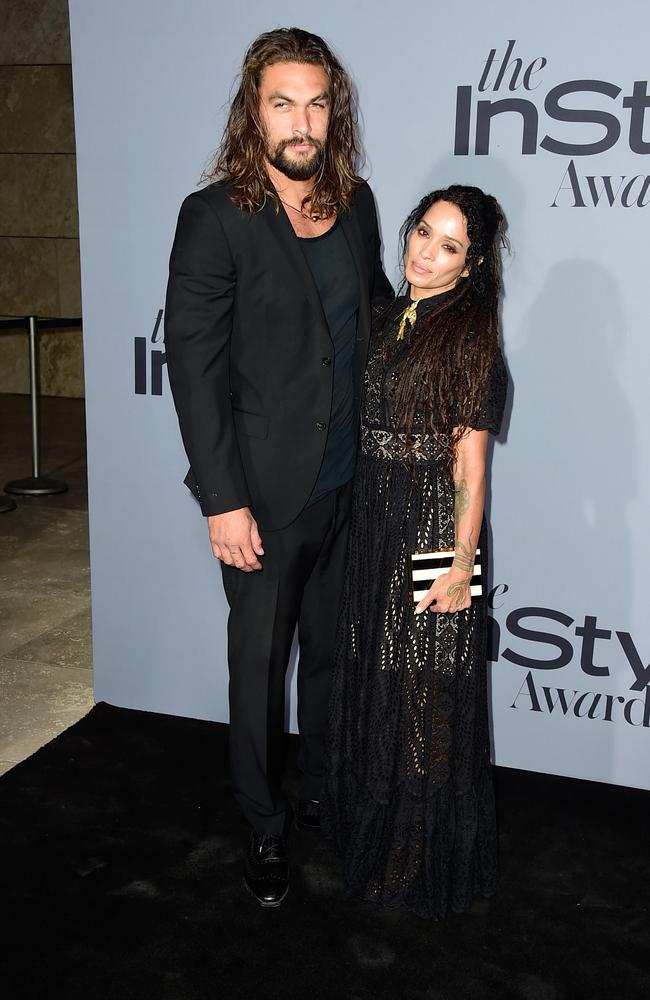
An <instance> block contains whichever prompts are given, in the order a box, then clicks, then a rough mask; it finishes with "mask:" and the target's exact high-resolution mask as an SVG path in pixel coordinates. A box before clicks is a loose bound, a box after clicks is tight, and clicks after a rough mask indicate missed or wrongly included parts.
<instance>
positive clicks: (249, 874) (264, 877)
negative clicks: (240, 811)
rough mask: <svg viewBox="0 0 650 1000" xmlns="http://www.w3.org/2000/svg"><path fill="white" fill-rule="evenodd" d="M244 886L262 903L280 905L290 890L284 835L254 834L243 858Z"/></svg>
mask: <svg viewBox="0 0 650 1000" xmlns="http://www.w3.org/2000/svg"><path fill="white" fill-rule="evenodd" d="M244 885H245V886H246V888H247V889H248V891H249V892H250V893H251V894H252V895H253V896H255V899H256V900H257V902H258V903H259V904H260V906H279V905H280V903H281V902H282V900H283V899H284V897H285V896H286V895H287V893H288V892H289V862H288V860H287V847H286V842H285V839H284V837H278V836H275V835H273V834H271V833H255V831H253V832H252V833H251V839H250V841H249V844H248V850H247V851H246V858H245V860H244Z"/></svg>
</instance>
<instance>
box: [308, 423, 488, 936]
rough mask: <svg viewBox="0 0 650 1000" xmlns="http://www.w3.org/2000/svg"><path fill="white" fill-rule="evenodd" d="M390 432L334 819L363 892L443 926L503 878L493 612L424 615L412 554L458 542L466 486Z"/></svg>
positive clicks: (363, 523)
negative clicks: (494, 770) (405, 454)
mask: <svg viewBox="0 0 650 1000" xmlns="http://www.w3.org/2000/svg"><path fill="white" fill-rule="evenodd" d="M383 433H384V432H368V430H367V429H366V430H364V435H363V438H362V454H361V457H360V461H359V466H358V470H357V474H356V477H355V484H354V497H353V510H352V524H351V532H350V547H349V555H348V569H347V575H346V581H345V588H344V593H343V598H342V605H341V614H340V624H339V637H338V650H337V658H336V664H335V671H334V678H333V690H332V701H331V714H330V720H331V721H330V732H329V756H328V770H327V774H326V776H325V781H324V789H323V794H322V813H323V823H324V827H325V830H326V832H328V833H329V834H330V835H331V836H332V837H333V838H334V840H335V841H336V844H337V846H338V848H339V850H340V851H341V854H342V856H343V863H344V873H345V879H346V883H347V885H348V888H349V890H350V892H351V893H352V894H354V895H359V896H362V897H364V898H367V899H374V900H377V901H380V902H383V903H387V904H389V905H390V904H395V905H396V904H405V905H407V906H409V907H410V908H411V909H413V910H414V911H415V912H417V913H419V914H421V915H423V916H443V915H444V914H445V913H446V912H447V911H448V910H449V909H451V910H456V911H457V910H463V909H465V908H466V907H467V906H468V905H469V904H470V903H471V901H472V899H473V898H474V896H476V895H478V894H483V895H489V894H491V893H492V892H493V891H494V887H495V881H496V829H495V811H494V800H493V790H492V778H491V768H490V757H489V731H488V718H487V679H486V604H485V601H484V600H479V601H475V602H473V604H472V607H471V608H469V609H468V610H467V611H463V612H459V613H455V614H444V615H438V614H435V613H430V612H426V613H424V614H422V615H418V616H416V615H415V614H414V613H413V606H412V604H411V602H410V599H409V593H408V568H407V557H408V555H409V553H410V552H414V551H427V550H430V549H433V548H437V547H439V546H442V545H452V544H453V541H454V519H453V500H454V497H453V488H452V485H451V483H450V482H449V481H448V478H447V477H446V476H445V474H444V472H443V471H442V468H441V466H440V464H439V463H437V462H436V461H431V460H430V456H427V457H429V461H426V460H422V461H416V462H414V463H413V468H412V469H408V468H406V467H405V466H404V464H403V463H402V462H399V461H395V460H393V456H392V455H390V454H389V453H388V452H387V450H386V449H387V448H390V442H389V441H388V440H387V439H386V438H384V437H382V436H381V435H382V434H383ZM485 541H486V539H485V530H484V531H483V532H482V537H481V545H482V547H483V550H484V549H485Z"/></svg>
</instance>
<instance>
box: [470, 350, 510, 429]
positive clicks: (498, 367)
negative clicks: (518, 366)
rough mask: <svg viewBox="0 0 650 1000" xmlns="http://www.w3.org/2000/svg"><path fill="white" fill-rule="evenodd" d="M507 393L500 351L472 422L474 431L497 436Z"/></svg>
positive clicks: (506, 380)
mask: <svg viewBox="0 0 650 1000" xmlns="http://www.w3.org/2000/svg"><path fill="white" fill-rule="evenodd" d="M507 393H508V372H507V370H506V366H505V362H504V360H503V355H502V354H501V351H498V352H497V354H496V357H495V359H494V362H493V363H492V369H491V371H490V375H489V378H488V383H487V390H486V393H485V399H484V400H483V402H482V403H481V407H480V409H479V412H478V415H477V417H476V420H473V421H472V428H473V429H474V430H475V431H492V433H493V434H498V433H499V431H500V430H501V421H502V420H503V411H504V409H505V405H506V396H507Z"/></svg>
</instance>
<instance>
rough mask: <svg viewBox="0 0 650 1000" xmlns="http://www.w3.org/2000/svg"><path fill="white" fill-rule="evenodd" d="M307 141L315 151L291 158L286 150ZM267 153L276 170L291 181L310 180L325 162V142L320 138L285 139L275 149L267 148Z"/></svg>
mask: <svg viewBox="0 0 650 1000" xmlns="http://www.w3.org/2000/svg"><path fill="white" fill-rule="evenodd" d="M305 142H310V143H311V144H312V146H313V147H314V152H313V153H312V155H311V156H309V157H303V156H301V157H300V158H299V159H297V160H293V159H289V157H288V156H287V155H286V152H285V151H286V150H287V148H288V147H289V146H300V145H303V144H304V143H305ZM266 155H267V157H268V160H269V163H271V164H273V166H274V167H275V168H276V170H279V171H280V173H282V174H284V176H285V177H288V178H289V180H290V181H308V180H310V178H312V177H313V176H314V175H315V174H317V173H318V171H319V170H320V168H321V165H322V163H323V143H322V142H319V140H318V139H312V138H309V139H283V140H282V142H279V143H278V144H277V146H276V147H275V149H270V148H269V149H267V152H266Z"/></svg>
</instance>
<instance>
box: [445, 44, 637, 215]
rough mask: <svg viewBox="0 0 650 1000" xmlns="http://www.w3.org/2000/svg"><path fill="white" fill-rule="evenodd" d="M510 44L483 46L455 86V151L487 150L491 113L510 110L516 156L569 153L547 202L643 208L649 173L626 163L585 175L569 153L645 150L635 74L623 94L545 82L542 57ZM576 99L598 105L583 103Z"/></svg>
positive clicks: (607, 87)
mask: <svg viewBox="0 0 650 1000" xmlns="http://www.w3.org/2000/svg"><path fill="white" fill-rule="evenodd" d="M516 48H517V42H516V41H515V39H510V40H509V41H508V43H507V46H505V48H504V49H503V50H502V51H501V52H500V51H499V50H497V49H490V52H489V54H488V56H487V59H486V61H485V65H484V66H483V68H482V70H481V74H480V76H479V78H478V81H477V83H476V85H471V84H469V85H468V84H463V85H462V86H459V87H457V90H456V122H455V142H454V153H455V155H456V156H470V155H472V154H473V155H475V156H487V155H488V154H489V152H490V146H491V144H492V143H493V141H494V135H495V133H497V132H498V128H499V122H498V119H499V117H500V116H502V115H515V116H518V119H519V122H520V126H521V147H520V149H521V155H522V156H536V155H537V154H538V153H539V152H540V150H542V151H544V152H545V153H550V154H553V155H555V156H561V157H569V158H570V159H569V162H568V164H564V166H563V167H562V173H561V175H558V183H557V185H556V186H555V188H554V189H553V190H552V191H551V192H549V205H550V206H551V207H552V208H558V207H570V208H596V207H601V206H605V207H609V208H614V207H620V208H645V207H646V206H647V205H648V204H650V177H649V176H647V175H645V174H641V173H635V172H634V171H633V170H629V169H627V170H625V171H624V172H621V173H616V174H612V173H607V174H587V173H586V172H583V171H581V169H580V161H579V160H578V159H577V158H578V157H584V156H597V155H599V154H601V153H605V152H607V151H608V150H610V149H613V148H614V147H615V146H617V145H618V146H620V148H621V152H622V153H624V152H627V151H628V150H630V151H631V152H632V153H637V154H642V155H647V154H648V153H650V141H646V139H644V125H645V113H646V110H647V109H648V107H650V96H648V83H647V81H646V80H635V81H634V83H633V84H632V85H631V86H630V87H629V89H628V92H627V93H626V94H623V90H622V88H621V87H620V86H619V85H618V84H617V83H613V82H610V81H608V80H568V81H566V82H561V83H553V84H552V85H551V86H550V87H548V85H547V84H548V82H549V80H548V77H549V64H548V60H547V59H546V57H545V56H535V58H533V59H530V58H529V56H525V57H524V56H520V55H518V54H517V55H516V54H515V52H516ZM594 95H596V96H595V98H594ZM621 95H622V96H621ZM588 98H591V100H589V99H588ZM581 99H582V100H583V101H585V102H586V103H587V104H588V105H591V104H593V103H598V104H599V105H600V107H598V108H595V107H591V106H588V107H585V106H584V105H581ZM557 123H575V124H576V125H578V126H587V128H586V129H585V128H584V127H583V128H581V130H580V135H583V134H589V138H585V139H584V141H580V142H578V141H573V142H569V141H566V140H567V134H566V130H564V131H562V127H561V126H560V128H559V129H558V127H557ZM561 135H563V136H564V138H560V136H561Z"/></svg>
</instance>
